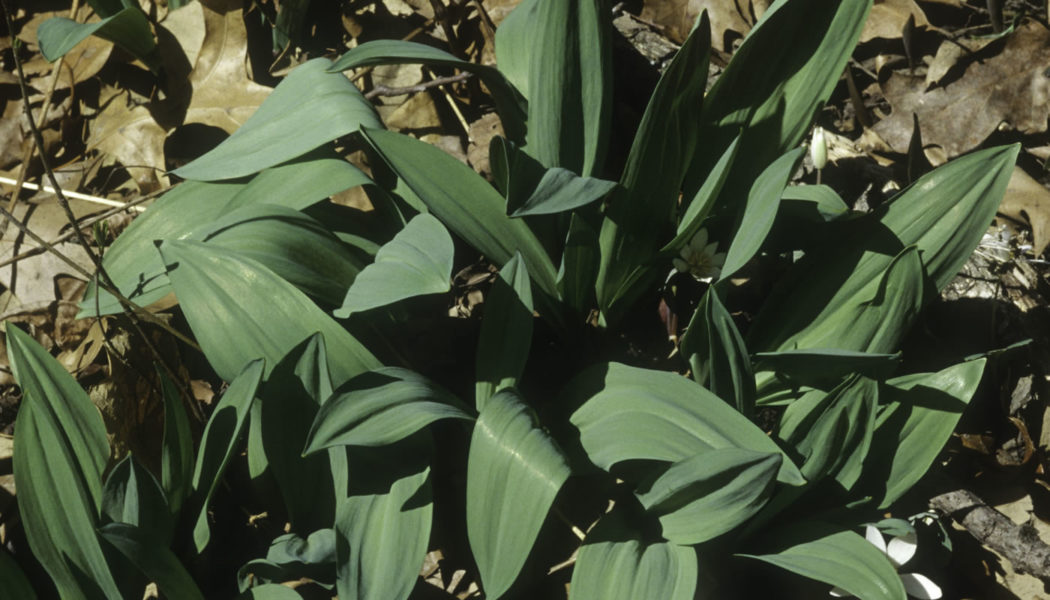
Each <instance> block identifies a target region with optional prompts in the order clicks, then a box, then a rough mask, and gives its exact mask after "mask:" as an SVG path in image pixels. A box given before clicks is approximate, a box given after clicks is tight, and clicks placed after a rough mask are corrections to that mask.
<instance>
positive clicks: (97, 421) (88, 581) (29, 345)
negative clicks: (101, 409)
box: [5, 322, 120, 598]
mask: <svg viewBox="0 0 1050 600" xmlns="http://www.w3.org/2000/svg"><path fill="white" fill-rule="evenodd" d="M5 331H6V334H7V353H8V356H9V357H10V359H11V369H12V371H13V372H14V376H15V380H16V381H17V382H18V385H19V386H21V388H22V391H23V398H22V404H21V407H20V408H19V411H18V418H17V420H16V422H15V427H16V428H17V430H18V435H16V436H15V446H14V475H15V486H16V487H17V488H18V496H17V498H18V508H19V512H20V514H21V516H22V522H23V525H24V527H25V530H26V537H27V538H28V540H29V547H30V548H31V549H32V551H33V555H34V556H36V558H37V560H39V561H40V564H41V565H43V567H44V569H45V570H47V572H48V575H50V576H51V578H52V580H54V582H55V585H56V587H57V588H58V592H59V594H60V595H61V596H63V597H69V598H93V597H112V598H118V597H120V591H119V590H118V588H117V585H116V582H115V581H114V579H113V576H112V575H111V574H110V570H109V566H108V565H107V563H106V559H105V557H104V556H103V554H102V547H101V545H100V543H99V540H98V535H97V534H96V533H95V526H96V524H97V521H98V511H99V507H100V506H101V502H102V471H103V469H104V468H105V466H106V461H107V460H108V459H109V442H108V441H107V438H106V429H105V426H104V425H103V424H102V417H101V416H100V415H99V414H98V411H97V410H96V409H95V406H94V405H93V404H92V403H91V400H90V399H88V396H87V393H85V392H84V390H83V389H81V387H80V386H79V385H78V384H77V382H76V381H74V380H73V377H72V376H70V375H69V373H67V372H66V371H65V369H64V368H62V366H61V365H60V364H59V363H58V361H56V360H55V359H54V358H52V357H51V355H50V354H48V353H47V352H46V351H45V350H44V349H43V348H41V347H40V345H39V344H37V343H36V341H35V340H33V338H31V337H30V336H29V334H27V333H24V332H23V331H22V330H20V329H18V328H17V327H15V326H14V325H13V324H12V323H10V322H8V323H7V327H6V329H5ZM85 586H86V587H85Z"/></svg>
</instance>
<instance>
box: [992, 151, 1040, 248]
mask: <svg viewBox="0 0 1050 600" xmlns="http://www.w3.org/2000/svg"><path fill="white" fill-rule="evenodd" d="M999 213H1001V214H1003V215H1005V216H1007V217H1009V218H1011V219H1013V220H1014V221H1017V222H1021V223H1025V222H1027V223H1028V224H1029V226H1031V228H1032V254H1034V255H1035V256H1039V255H1041V254H1042V253H1043V250H1045V249H1046V247H1047V245H1048V244H1050V191H1048V190H1047V189H1046V188H1045V187H1043V184H1041V183H1039V182H1038V181H1036V180H1035V179H1032V177H1031V176H1029V175H1028V173H1025V172H1024V169H1022V168H1020V167H1014V172H1013V173H1012V174H1011V175H1010V183H1009V184H1008V185H1007V186H1006V195H1004V196H1003V201H1002V203H1001V204H1000V205H999Z"/></svg>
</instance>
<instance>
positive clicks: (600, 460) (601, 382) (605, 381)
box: [566, 363, 805, 485]
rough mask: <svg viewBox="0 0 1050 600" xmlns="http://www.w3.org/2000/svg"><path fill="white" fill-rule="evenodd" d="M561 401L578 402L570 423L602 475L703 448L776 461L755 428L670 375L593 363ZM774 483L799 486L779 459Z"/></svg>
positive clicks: (702, 391)
mask: <svg viewBox="0 0 1050 600" xmlns="http://www.w3.org/2000/svg"><path fill="white" fill-rule="evenodd" d="M595 390H597V391H595ZM566 395H567V396H568V397H569V398H571V399H573V400H575V401H581V400H585V403H584V404H583V405H582V406H580V408H578V409H577V410H576V412H574V413H573V415H572V417H571V418H570V420H571V422H572V424H573V425H575V426H576V427H577V428H578V429H579V430H580V442H581V443H582V444H583V447H584V449H585V450H586V451H587V455H588V456H589V457H590V459H591V461H592V462H593V463H594V464H596V465H597V466H599V467H601V468H602V469H605V470H609V469H610V468H611V467H612V466H613V465H615V464H616V463H619V462H622V461H625V460H633V459H643V460H659V461H667V462H677V461H680V460H683V459H687V458H690V457H692V456H694V455H696V454H697V453H698V452H701V451H704V450H708V449H720V448H745V449H749V450H754V451H756V452H766V453H777V454H782V451H781V449H780V448H779V447H778V446H777V445H776V443H774V442H773V441H772V440H771V439H770V438H769V437H768V436H767V435H766V434H765V432H763V431H762V430H761V429H759V428H758V426H756V425H755V424H754V423H752V422H751V421H749V420H747V418H745V417H744V416H743V415H741V414H740V413H738V412H737V411H736V410H734V409H733V408H732V407H731V406H729V405H728V404H726V403H725V402H724V401H723V400H721V399H720V398H718V397H717V396H715V395H714V394H712V393H711V392H709V391H707V390H706V389H704V388H703V387H700V386H699V385H697V384H696V383H695V382H694V381H692V380H690V379H686V378H685V377H682V376H680V375H677V374H675V373H668V372H664V371H653V370H649V369H639V368H636V367H629V366H627V365H622V364H618V363H606V364H599V365H595V366H594V367H591V368H589V369H587V370H586V371H584V372H583V373H581V374H580V375H579V376H578V377H577V378H576V379H575V380H574V381H573V383H572V384H570V387H569V388H568V390H567V392H566ZM777 479H778V480H779V481H781V482H783V483H787V484H789V485H801V484H803V483H805V480H804V479H803V478H802V474H801V473H800V472H799V470H798V468H797V467H795V465H794V463H792V462H791V459H790V458H789V457H787V456H786V455H785V456H784V460H783V462H782V463H781V465H780V470H779V473H778V475H777Z"/></svg>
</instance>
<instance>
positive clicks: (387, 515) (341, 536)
mask: <svg viewBox="0 0 1050 600" xmlns="http://www.w3.org/2000/svg"><path fill="white" fill-rule="evenodd" d="M391 460H392V459H391ZM419 463H420V460H419V459H418V458H417V459H416V460H402V461H399V462H398V463H396V464H392V463H389V462H384V461H382V460H379V461H369V462H363V463H358V462H355V461H353V460H352V461H351V465H350V470H351V472H353V473H355V474H356V473H362V472H367V473H368V475H367V476H366V477H369V478H378V479H379V480H380V481H377V482H375V483H374V484H373V487H374V489H371V490H360V491H356V492H355V493H354V494H353V495H351V496H350V497H348V498H346V499H345V500H344V501H343V502H342V503H341V504H340V505H339V506H338V507H337V508H336V520H335V533H336V573H337V577H338V579H337V581H336V590H337V591H338V595H339V597H340V598H356V599H357V600H405V598H408V595H409V594H410V593H411V592H412V588H413V587H414V586H415V583H416V580H417V579H418V578H419V570H420V567H421V566H422V564H423V557H424V556H425V555H426V553H427V542H428V541H429V539H430V526H431V517H432V514H433V510H434V505H433V502H432V500H431V489H430V485H431V484H430V468H429V467H428V466H425V465H421V464H419ZM355 477H359V475H355Z"/></svg>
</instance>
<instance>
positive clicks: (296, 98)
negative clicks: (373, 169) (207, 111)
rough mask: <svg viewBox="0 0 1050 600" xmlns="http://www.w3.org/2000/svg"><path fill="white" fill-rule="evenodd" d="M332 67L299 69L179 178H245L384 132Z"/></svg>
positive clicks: (315, 63) (320, 64)
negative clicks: (365, 130)
mask: <svg viewBox="0 0 1050 600" xmlns="http://www.w3.org/2000/svg"><path fill="white" fill-rule="evenodd" d="M331 64H332V63H331V61H329V60H328V59H326V58H315V59H313V60H310V61H307V62H305V63H303V64H301V65H299V66H298V67H296V68H295V69H294V70H293V71H292V72H291V73H289V74H288V76H287V77H285V78H284V79H283V80H282V81H281V83H279V84H278V85H277V87H276V88H275V89H274V90H273V93H272V94H270V96H269V97H268V98H266V100H264V101H263V103H262V105H260V106H259V108H258V110H256V111H255V113H253V114H252V116H251V117H249V118H248V120H247V121H245V123H244V125H242V126H241V128H240V129H238V130H237V131H235V132H234V133H233V135H231V136H230V137H229V138H227V139H226V140H225V141H223V142H222V143H221V144H219V145H218V146H216V147H215V148H214V149H212V150H210V151H208V152H206V153H205V154H204V155H203V156H200V157H198V158H197V159H196V160H194V161H193V162H191V163H189V164H187V165H185V166H183V167H180V168H178V169H176V170H175V171H174V173H175V174H176V175H178V176H179V177H182V178H184V179H196V180H198V181H215V180H220V179H233V178H236V177H243V176H245V175H251V174H252V173H257V172H259V171H261V170H263V169H265V168H267V167H272V166H274V165H277V164H280V163H283V162H285V161H287V160H290V159H293V158H295V157H297V156H302V155H303V154H306V153H307V152H309V151H310V150H313V149H314V148H318V147H320V146H322V145H323V144H325V143H327V142H330V141H332V140H334V139H335V138H337V137H341V136H344V135H346V134H348V133H352V132H354V131H357V130H358V129H359V128H361V127H382V124H381V123H380V122H379V117H378V116H377V115H376V113H375V109H373V108H372V105H371V104H370V103H369V102H368V100H365V97H364V96H362V95H361V92H360V91H359V90H358V89H357V87H356V86H354V84H353V83H351V82H350V80H349V79H347V78H346V77H344V76H343V75H342V74H341V73H330V72H328V70H327V69H328V67H329V66H331ZM304 90H309V93H308V94H304V93H303V92H304Z"/></svg>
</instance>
